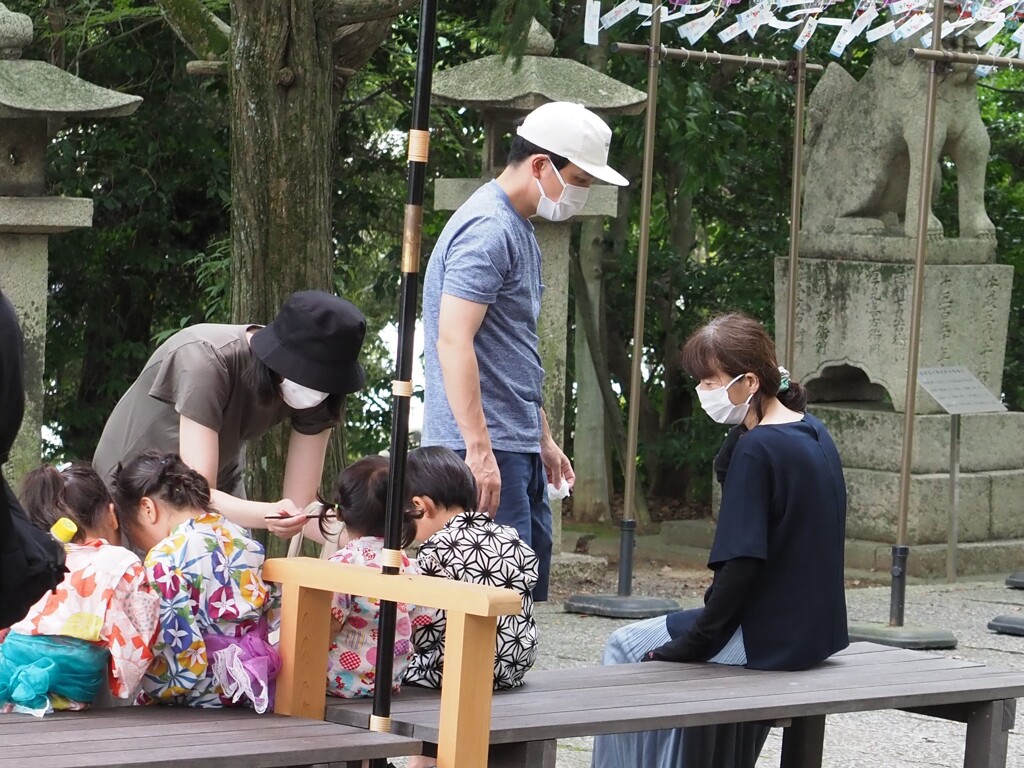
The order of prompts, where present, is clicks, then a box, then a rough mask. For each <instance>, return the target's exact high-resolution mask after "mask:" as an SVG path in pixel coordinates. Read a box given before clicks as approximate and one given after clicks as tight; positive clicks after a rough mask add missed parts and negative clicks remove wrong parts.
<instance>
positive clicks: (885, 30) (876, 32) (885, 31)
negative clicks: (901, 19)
mask: <svg viewBox="0 0 1024 768" xmlns="http://www.w3.org/2000/svg"><path fill="white" fill-rule="evenodd" d="M895 31H896V22H895V21H893V20H892V19H890V20H889V21H887V22H885V23H884V24H879V25H878V26H877V27H875V28H874V29H869V30H868V32H867V34H866V35H864V39H865V40H867V41H868V42H869V43H874V42H877V41H879V40H881V39H882V38H883V37H888V36H889V35H891V34H892V33H893V32H895Z"/></svg>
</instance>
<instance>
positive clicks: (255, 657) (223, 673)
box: [114, 451, 280, 712]
mask: <svg viewBox="0 0 1024 768" xmlns="http://www.w3.org/2000/svg"><path fill="white" fill-rule="evenodd" d="M114 498H115V500H116V501H117V508H118V514H119V515H120V519H121V525H122V526H123V527H124V529H125V533H126V534H127V535H128V537H129V538H130V539H131V541H132V543H133V544H135V545H136V546H138V547H140V548H141V549H144V550H148V551H149V554H148V555H147V556H146V561H145V567H146V576H147V578H148V580H149V585H150V587H151V588H152V589H153V591H154V592H156V594H157V595H159V597H160V632H159V634H158V637H157V641H156V644H155V645H154V647H153V651H154V654H155V656H156V658H155V659H154V660H153V663H152V664H151V665H150V668H149V671H148V673H147V674H146V676H145V678H143V681H142V691H143V695H142V697H141V701H142V702H143V703H154V702H155V703H160V704H181V705H186V706H190V707H204V708H217V707H223V706H227V705H230V704H233V703H237V702H239V701H244V702H245V704H246V705H249V706H252V707H253V708H254V709H256V711H257V712H265V711H267V709H268V708H272V706H273V681H274V679H275V678H276V676H277V672H278V670H279V669H280V658H279V657H278V655H277V651H276V650H275V649H274V648H273V647H271V646H270V644H269V643H268V641H267V635H268V633H269V631H270V623H271V619H272V618H273V617H272V613H274V611H272V607H273V605H272V604H273V602H274V601H273V600H272V597H271V592H270V589H269V588H268V587H267V585H266V584H265V583H264V581H263V578H262V576H261V571H262V568H263V558H264V553H263V547H262V546H261V545H260V544H259V543H257V542H255V541H253V540H252V539H250V538H249V537H248V536H247V535H246V533H245V531H244V530H243V529H242V528H240V527H238V526H237V525H235V524H234V523H232V522H230V521H229V520H227V519H226V518H224V517H223V516H221V515H220V514H218V513H217V512H215V511H214V510H213V508H212V506H211V503H210V486H209V484H208V483H207V481H206V480H205V479H204V478H203V476H202V475H200V474H199V473H198V472H196V471H195V470H193V469H192V468H191V467H189V466H188V465H187V464H185V463H184V462H183V461H182V460H181V457H180V456H178V455H177V454H175V453H167V454H160V453H158V452H155V451H150V452H147V453H144V454H142V455H141V456H139V457H137V458H135V459H134V460H132V461H130V462H129V463H128V464H126V465H124V466H120V465H118V467H117V470H116V472H115V477H114Z"/></svg>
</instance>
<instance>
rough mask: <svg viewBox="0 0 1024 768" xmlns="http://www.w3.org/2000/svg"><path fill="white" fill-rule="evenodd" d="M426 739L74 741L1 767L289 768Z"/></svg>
mask: <svg viewBox="0 0 1024 768" xmlns="http://www.w3.org/2000/svg"><path fill="white" fill-rule="evenodd" d="M420 749H421V746H420V743H419V742H417V741H414V740H411V739H403V738H401V737H397V736H390V735H387V734H378V733H370V732H369V731H362V732H360V733H351V734H345V735H344V736H335V737H329V738H320V739H318V740H316V741H311V740H309V739H268V740H259V741H250V742H239V743H235V744H232V745H231V749H230V751H229V750H226V749H221V748H218V747H217V745H207V744H202V745H196V744H191V743H189V744H182V743H181V742H180V740H179V744H178V746H176V747H175V748H174V749H173V750H169V751H167V752H165V753H163V754H160V753H155V752H153V751H152V750H148V749H140V748H135V749H128V750H126V751H110V752H106V753H100V754H81V753H79V752H77V750H76V749H75V746H74V745H68V746H67V748H66V750H65V752H64V754H55V755H45V756H32V757H30V758H7V757H4V756H0V768H98V767H99V766H102V767H103V768H209V766H211V765H216V766H217V768H283V767H284V766H304V765H315V764H318V763H337V762H342V763H344V762H349V761H356V760H363V759H370V760H372V759H374V758H390V757H399V756H405V755H414V754H419V751H420Z"/></svg>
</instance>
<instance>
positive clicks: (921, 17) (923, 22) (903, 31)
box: [892, 13, 932, 41]
mask: <svg viewBox="0 0 1024 768" xmlns="http://www.w3.org/2000/svg"><path fill="white" fill-rule="evenodd" d="M931 23H932V15H931V14H930V13H917V14H914V15H913V16H911V17H910V18H909V19H907V20H906V21H905V22H904V23H903V24H901V25H900V26H898V27H897V28H896V31H895V32H893V33H892V39H893V40H894V41H897V40H907V39H909V38H911V37H913V36H914V35H916V34H917V33H918V32H920V31H921V30H922V29H924V28H925V27H927V26H928V25H929V24H931Z"/></svg>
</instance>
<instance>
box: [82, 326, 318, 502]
mask: <svg viewBox="0 0 1024 768" xmlns="http://www.w3.org/2000/svg"><path fill="white" fill-rule="evenodd" d="M256 328H258V326H251V325H214V324H211V323H204V324H202V325H194V326H191V327H190V328H186V329H185V330H183V331H179V332H178V333H176V334H174V335H173V336H171V338H169V339H168V340H167V341H165V342H164V343H163V344H161V345H160V346H159V347H158V348H157V350H156V352H154V353H153V356H152V357H150V358H149V361H148V362H147V363H146V367H145V368H144V369H143V371H142V373H141V374H140V375H139V378H138V379H136V380H135V383H134V384H132V386H131V387H130V388H129V389H128V391H127V392H126V393H125V394H124V396H123V397H122V398H121V400H120V401H119V402H118V404H117V405H116V406H115V407H114V411H113V413H111V414H110V418H109V419H107V423H106V425H105V426H104V428H103V434H102V435H101V436H100V441H99V444H98V445H97V446H96V453H95V455H94V456H93V466H94V467H95V468H96V471H97V472H99V474H100V477H102V478H103V479H104V480H105V481H106V482H107V483H108V484H109V483H110V481H111V479H112V477H113V473H114V471H115V469H116V467H117V464H118V462H121V463H127V462H128V461H131V460H132V459H133V458H134V457H135V456H137V455H139V454H140V453H143V452H144V451H148V450H154V449H155V450H158V451H161V452H164V453H178V452H179V451H180V449H179V445H178V436H179V426H180V423H181V417H182V416H185V417H186V418H189V419H191V420H192V421H195V422H197V423H199V424H202V425H203V426H204V427H209V428H210V429H212V430H214V431H215V432H217V434H218V437H219V442H220V454H219V457H220V458H219V466H218V468H217V488H219V489H220V490H223V491H225V492H227V493H230V494H232V495H236V496H240V497H243V498H244V487H243V485H242V469H243V465H244V450H245V444H246V442H248V441H249V440H252V439H254V438H257V437H260V436H261V435H263V434H264V433H265V432H267V431H268V430H269V429H270V428H271V427H273V426H274V425H276V424H279V423H281V422H282V421H284V420H285V419H287V418H289V417H290V418H291V422H292V427H293V428H294V429H295V431H296V432H299V433H301V434H304V435H316V434H320V433H321V432H323V431H324V430H325V429H330V428H331V427H333V426H335V425H336V423H337V422H336V421H335V420H334V419H333V418H332V417H331V415H330V413H329V412H328V410H327V406H326V404H321V405H319V406H317V407H315V408H309V409H307V410H303V411H296V410H295V409H294V408H292V407H290V406H289V405H287V404H286V403H285V402H284V401H283V400H281V399H280V398H277V399H275V400H274V401H273V402H271V403H262V402H260V400H259V399H258V398H257V397H256V393H255V392H253V391H252V390H251V389H250V388H249V387H248V386H247V385H246V384H245V382H244V380H243V379H244V377H243V374H244V373H245V371H246V369H247V368H248V367H249V362H250V359H251V355H252V352H251V351H250V349H249V341H248V339H247V338H246V332H247V331H248V330H250V329H253V330H254V329H256Z"/></svg>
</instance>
